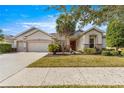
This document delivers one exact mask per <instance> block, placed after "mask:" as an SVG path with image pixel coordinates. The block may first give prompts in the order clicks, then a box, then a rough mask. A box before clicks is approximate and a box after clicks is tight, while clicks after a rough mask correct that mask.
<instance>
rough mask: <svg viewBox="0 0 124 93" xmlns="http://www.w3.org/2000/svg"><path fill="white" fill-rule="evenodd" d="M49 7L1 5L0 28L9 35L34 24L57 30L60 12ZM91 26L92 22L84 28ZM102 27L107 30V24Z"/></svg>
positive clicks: (48, 30)
mask: <svg viewBox="0 0 124 93" xmlns="http://www.w3.org/2000/svg"><path fill="white" fill-rule="evenodd" d="M47 8H48V6H45V5H25V6H24V5H21V6H19V5H16V6H14V5H0V29H2V30H3V32H4V34H8V35H16V34H18V33H20V32H23V31H25V30H27V29H29V28H31V27H32V26H34V27H37V28H39V29H41V30H43V31H45V32H47V33H53V32H56V29H55V27H56V22H55V21H56V19H57V17H58V16H59V14H60V12H59V11H57V10H54V9H51V10H49V11H48V10H47ZM90 27H92V25H91V24H89V25H87V26H85V27H84V28H83V29H84V30H86V29H88V28H90ZM100 28H101V29H102V30H104V31H105V30H106V26H102V27H100Z"/></svg>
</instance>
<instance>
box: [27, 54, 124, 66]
mask: <svg viewBox="0 0 124 93" xmlns="http://www.w3.org/2000/svg"><path fill="white" fill-rule="evenodd" d="M28 67H124V57H115V56H101V55H66V56H64V55H55V56H50V55H48V56H46V57H43V58H41V59H39V60H37V61H36V62H34V63H32V64H30V65H29V66H28Z"/></svg>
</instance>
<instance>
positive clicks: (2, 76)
mask: <svg viewBox="0 0 124 93" xmlns="http://www.w3.org/2000/svg"><path fill="white" fill-rule="evenodd" d="M45 55H47V53H35V52H19V53H9V54H2V55H0V82H2V81H4V80H6V79H8V78H9V77H11V76H12V75H14V74H16V73H17V72H19V71H21V70H22V69H24V68H25V67H26V66H28V65H29V64H31V63H33V62H34V61H36V60H38V59H39V58H41V57H43V56H45Z"/></svg>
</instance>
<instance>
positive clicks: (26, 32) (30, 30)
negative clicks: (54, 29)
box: [16, 27, 51, 38]
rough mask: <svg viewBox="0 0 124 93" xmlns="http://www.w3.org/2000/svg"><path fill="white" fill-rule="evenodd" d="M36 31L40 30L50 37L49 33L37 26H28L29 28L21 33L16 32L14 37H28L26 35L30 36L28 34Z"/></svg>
mask: <svg viewBox="0 0 124 93" xmlns="http://www.w3.org/2000/svg"><path fill="white" fill-rule="evenodd" d="M36 32H41V33H44V34H45V35H47V36H49V37H51V36H50V35H49V34H47V33H46V32H44V31H42V30H40V29H38V28H35V27H32V28H30V29H28V30H26V31H24V32H22V33H20V34H18V35H17V36H16V38H18V37H20V36H25V37H28V36H30V35H32V34H34V33H36Z"/></svg>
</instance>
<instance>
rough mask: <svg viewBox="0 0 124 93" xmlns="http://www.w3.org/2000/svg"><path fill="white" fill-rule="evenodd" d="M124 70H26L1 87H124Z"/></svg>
mask: <svg viewBox="0 0 124 93" xmlns="http://www.w3.org/2000/svg"><path fill="white" fill-rule="evenodd" d="M123 73H124V68H122V67H120V68H119V67H118V68H114V67H113V68H103V67H102V68H100V67H99V68H97V67H94V68H92V67H90V68H88V67H86V68H25V69H23V70H22V71H21V72H19V73H17V74H15V75H13V76H12V77H10V78H8V79H7V80H5V81H4V82H2V83H0V86H43V85H124V74H123Z"/></svg>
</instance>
